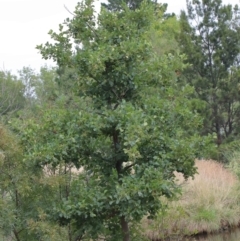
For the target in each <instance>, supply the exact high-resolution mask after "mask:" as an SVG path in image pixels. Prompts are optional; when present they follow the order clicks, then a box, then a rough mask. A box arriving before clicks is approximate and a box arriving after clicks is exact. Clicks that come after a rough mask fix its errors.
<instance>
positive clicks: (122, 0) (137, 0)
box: [101, 0, 157, 11]
mask: <svg viewBox="0 0 240 241" xmlns="http://www.w3.org/2000/svg"><path fill="white" fill-rule="evenodd" d="M142 2H143V0H108V3H101V4H102V6H103V7H105V8H106V9H108V10H110V11H119V10H121V9H122V7H123V4H126V5H127V6H128V7H129V9H131V10H136V9H138V8H140V6H141V3H142ZM147 2H148V3H154V4H157V0H147Z"/></svg>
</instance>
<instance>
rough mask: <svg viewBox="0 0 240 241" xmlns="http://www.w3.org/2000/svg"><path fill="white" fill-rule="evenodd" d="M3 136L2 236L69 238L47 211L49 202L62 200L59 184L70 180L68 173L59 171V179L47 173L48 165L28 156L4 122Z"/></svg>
mask: <svg viewBox="0 0 240 241" xmlns="http://www.w3.org/2000/svg"><path fill="white" fill-rule="evenodd" d="M18 120H19V119H18ZM11 121H13V119H11ZM13 122H14V121H13ZM29 123H32V124H33V122H32V121H30V120H29ZM19 124H20V122H18V126H17V128H18V129H20V125H19ZM13 126H14V125H13V123H12V125H11V127H12V128H13ZM23 130H24V129H23ZM0 136H1V138H0V194H1V198H0V213H1V215H0V237H1V238H2V240H15V241H23V240H29V241H35V240H53V241H54V240H55V241H57V240H64V241H65V240H67V237H68V232H67V230H66V229H65V228H61V227H59V225H58V224H54V223H53V222H51V221H49V220H47V219H46V213H45V212H46V210H47V209H48V208H49V204H50V203H52V202H53V200H54V201H56V200H58V195H59V185H62V186H64V185H65V184H66V181H65V176H66V175H58V181H57V182H56V177H55V178H54V175H50V174H51V173H50V172H49V171H48V172H47V173H46V171H47V170H48V169H47V168H45V170H42V169H41V168H39V167H37V166H36V165H34V163H32V162H31V161H32V160H30V161H27V160H26V159H25V160H24V148H22V147H21V145H20V141H19V140H18V138H17V137H16V136H15V135H14V134H13V133H12V132H10V131H9V130H8V129H7V128H6V127H5V126H3V125H0ZM19 136H20V135H19ZM25 136H26V135H25ZM58 171H60V170H59V169H58ZM60 173H63V172H62V171H61V172H60ZM46 174H47V175H46ZM60 179H61V180H60Z"/></svg>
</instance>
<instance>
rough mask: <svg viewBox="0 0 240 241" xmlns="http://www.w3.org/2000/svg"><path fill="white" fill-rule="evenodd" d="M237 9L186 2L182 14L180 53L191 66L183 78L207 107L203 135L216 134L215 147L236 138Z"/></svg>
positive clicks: (218, 1) (209, 0) (210, 0)
mask: <svg viewBox="0 0 240 241" xmlns="http://www.w3.org/2000/svg"><path fill="white" fill-rule="evenodd" d="M239 17H240V13H239V8H238V6H237V5H236V6H235V7H234V6H232V5H230V4H229V5H224V4H222V1H221V0H216V1H215V0H214V1H213V0H204V1H187V13H186V12H185V11H182V13H181V17H180V22H181V34H180V37H179V38H178V40H179V43H180V46H181V49H182V52H183V53H185V54H186V56H187V60H186V61H187V62H189V63H191V66H189V67H188V68H187V69H186V70H185V71H184V72H183V75H182V77H184V78H185V79H186V81H187V82H188V83H190V84H191V85H192V86H194V88H195V91H196V96H197V97H198V98H199V99H200V100H203V101H204V102H205V103H206V105H205V108H204V109H202V110H201V115H203V116H204V117H205V118H204V129H203V131H202V133H203V134H209V133H215V135H216V143H217V144H218V145H220V144H221V143H222V142H224V140H227V139H229V138H230V137H231V138H232V137H233V136H234V135H238V134H237V133H238V126H239V120H240V119H239V117H240V116H239V114H240V109H239V100H240V99H239V96H240V95H239V80H240V79H239V53H240V47H239V46H240V45H239Z"/></svg>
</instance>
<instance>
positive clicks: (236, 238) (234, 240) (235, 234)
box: [194, 229, 240, 241]
mask: <svg viewBox="0 0 240 241" xmlns="http://www.w3.org/2000/svg"><path fill="white" fill-rule="evenodd" d="M194 240H196V241H240V229H236V230H234V231H231V232H224V233H220V234H215V235H207V236H202V237H198V238H195V239H194Z"/></svg>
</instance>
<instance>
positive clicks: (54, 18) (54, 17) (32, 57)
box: [0, 0, 239, 73]
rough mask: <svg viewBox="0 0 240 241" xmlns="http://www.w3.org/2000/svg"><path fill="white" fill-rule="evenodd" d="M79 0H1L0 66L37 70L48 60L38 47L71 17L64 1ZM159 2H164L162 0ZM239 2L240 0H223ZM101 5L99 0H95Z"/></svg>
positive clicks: (178, 2) (178, 3)
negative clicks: (51, 30) (24, 67)
mask: <svg viewBox="0 0 240 241" xmlns="http://www.w3.org/2000/svg"><path fill="white" fill-rule="evenodd" d="M162 1H163V2H166V3H168V11H169V12H175V13H177V14H178V13H179V12H180V10H181V9H184V8H185V2H186V1H185V0H162ZM77 2H78V0H0V33H1V37H0V70H3V69H5V70H11V71H12V72H13V73H16V71H17V70H19V69H21V68H22V67H23V66H30V67H32V68H34V69H36V70H37V71H38V70H39V69H40V66H42V65H44V64H45V63H47V64H49V65H51V64H52V62H51V61H47V62H46V61H44V60H42V59H41V55H40V54H39V53H38V51H37V50H36V49H35V47H36V45H38V44H41V43H45V42H47V41H48V40H49V37H48V34H47V33H48V31H49V30H50V29H53V30H56V31H57V30H58V25H59V24H60V23H62V22H63V21H64V19H65V18H67V17H71V15H70V14H69V13H68V12H67V11H66V9H65V8H64V5H66V6H67V7H68V9H69V10H71V11H73V10H74V7H75V5H76V3H77ZM159 2H161V1H160V0H159ZM223 2H224V3H231V4H236V3H238V4H239V0H223ZM96 5H97V6H98V8H99V5H100V2H99V1H96Z"/></svg>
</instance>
